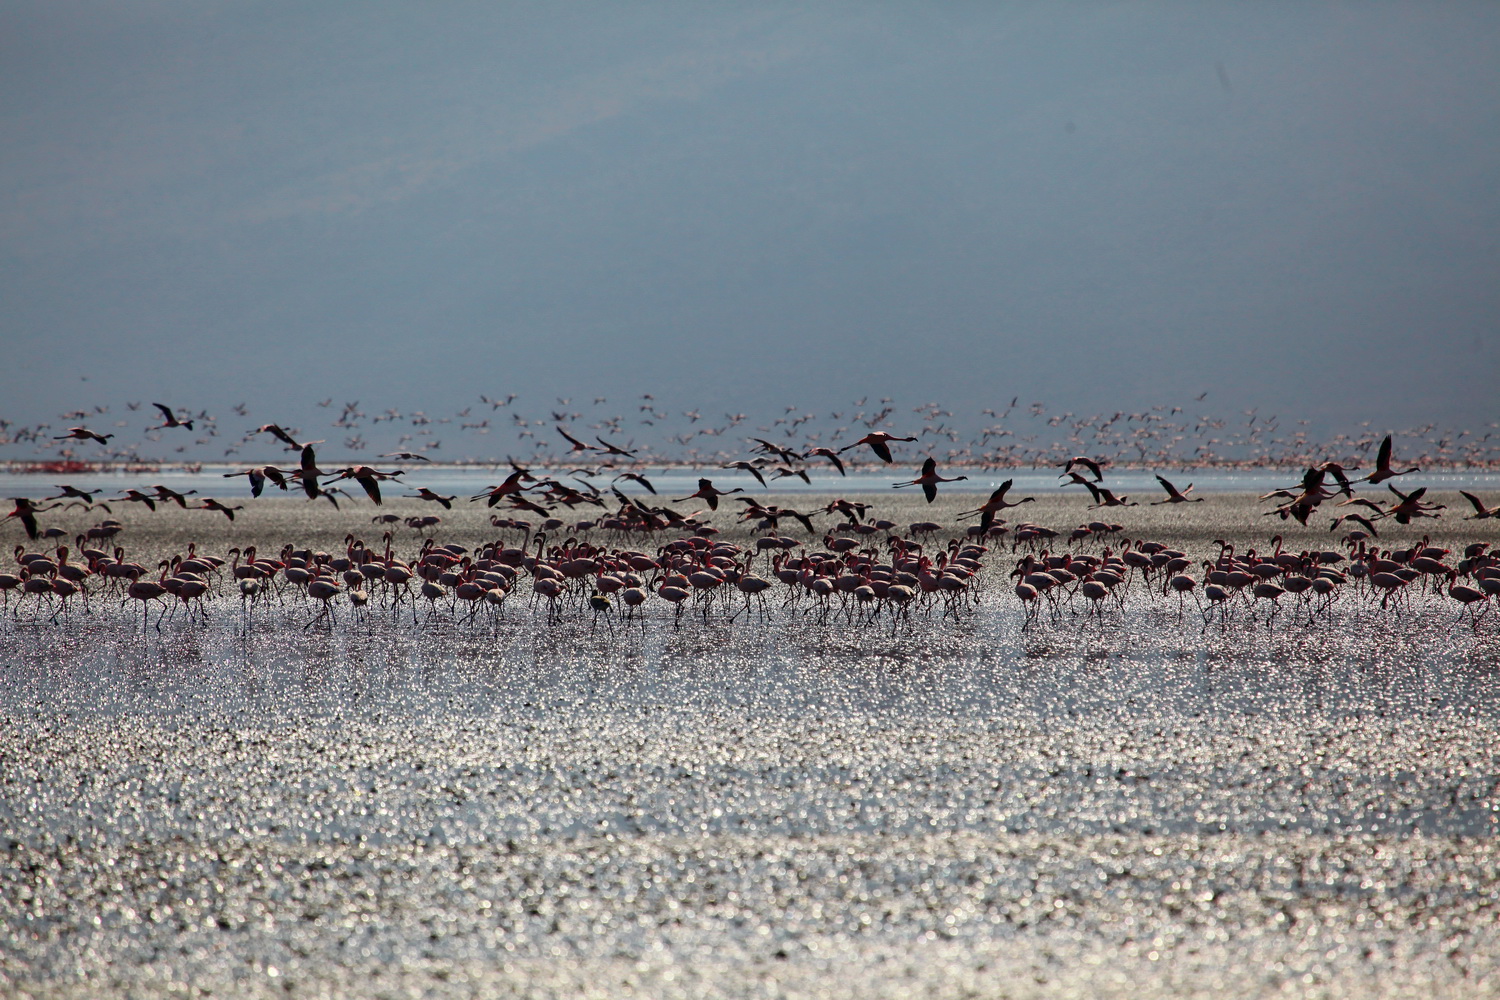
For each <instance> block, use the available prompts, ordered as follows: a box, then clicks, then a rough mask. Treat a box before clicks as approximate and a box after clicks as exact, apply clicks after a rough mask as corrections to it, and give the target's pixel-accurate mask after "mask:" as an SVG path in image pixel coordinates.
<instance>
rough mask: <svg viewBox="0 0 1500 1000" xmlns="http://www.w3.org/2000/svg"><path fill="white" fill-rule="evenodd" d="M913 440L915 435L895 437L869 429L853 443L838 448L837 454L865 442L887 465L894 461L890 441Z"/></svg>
mask: <svg viewBox="0 0 1500 1000" xmlns="http://www.w3.org/2000/svg"><path fill="white" fill-rule="evenodd" d="M915 440H916V438H915V437H897V436H896V435H894V434H891V433H889V432H887V431H871V432H870V433H868V434H866V435H865V436H864V437H862V438H860V439H859V440H858V441H856V442H854V443H853V444H848V445H845V446H844V447H842V448H840V449H839V454H843V453H844V452H846V451H848V450H849V449H851V448H858V447H859V446H860V445H862V444H867V445H869V446H870V450H871V451H873V452H874V453H875V454H876V455H879V456H880V460H881V461H882V462H884V463H885V464H887V465H890V464H891V462H892V461H894V460H893V459H892V458H891V445H890V442H892V441H915Z"/></svg>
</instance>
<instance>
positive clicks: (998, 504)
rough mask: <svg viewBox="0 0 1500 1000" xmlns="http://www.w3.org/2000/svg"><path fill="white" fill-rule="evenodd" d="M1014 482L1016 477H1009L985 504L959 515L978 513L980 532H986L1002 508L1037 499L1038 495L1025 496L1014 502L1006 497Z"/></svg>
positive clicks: (966, 515)
mask: <svg viewBox="0 0 1500 1000" xmlns="http://www.w3.org/2000/svg"><path fill="white" fill-rule="evenodd" d="M1014 482H1015V480H1014V479H1007V480H1006V481H1005V482H1003V483H1001V484H1000V488H999V489H997V490H996V491H995V492H993V493H991V494H990V498H989V499H988V500H986V501H985V502H984V504H983V506H980V507H978V508H976V509H974V510H971V511H967V512H965V513H963V514H960V515H958V516H959V517H972V516H974V515H975V514H978V515H979V528H980V534H984V533H985V532H987V531H989V530H990V526H991V525H993V524H994V523H995V515H996V514H998V513H1000V512H1001V511H1002V510H1005V509H1006V508H1007V507H1019V506H1021V504H1023V503H1032V502H1034V501H1035V500H1036V497H1023V498H1022V499H1020V500H1017V501H1015V502H1014V503H1012V502H1011V501H1009V500H1007V499H1005V494H1006V492H1007V491H1009V490H1010V487H1011V484H1012V483H1014Z"/></svg>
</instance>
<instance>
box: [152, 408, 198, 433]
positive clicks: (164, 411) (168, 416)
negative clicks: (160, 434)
mask: <svg viewBox="0 0 1500 1000" xmlns="http://www.w3.org/2000/svg"><path fill="white" fill-rule="evenodd" d="M151 405H152V406H154V407H156V408H157V409H158V410H160V411H161V417H162V422H161V423H159V424H157V425H156V426H155V427H148V428H147V430H153V431H159V430H161V429H162V428H164V427H186V428H187V429H188V430H192V429H193V422H192V421H191V420H179V419H178V418H177V414H175V413H173V412H172V408H171V407H170V406H167V405H165V404H164V403H152V404H151Z"/></svg>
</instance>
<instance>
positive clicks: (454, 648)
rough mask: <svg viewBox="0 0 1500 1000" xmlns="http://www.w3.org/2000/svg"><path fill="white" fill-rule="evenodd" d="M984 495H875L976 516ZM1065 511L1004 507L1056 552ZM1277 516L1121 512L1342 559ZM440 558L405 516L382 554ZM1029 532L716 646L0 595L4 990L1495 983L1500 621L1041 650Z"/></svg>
mask: <svg viewBox="0 0 1500 1000" xmlns="http://www.w3.org/2000/svg"><path fill="white" fill-rule="evenodd" d="M960 499H962V500H968V499H970V498H968V497H965V498H957V497H955V498H952V499H950V498H947V497H942V498H940V501H939V503H938V504H936V505H933V507H931V508H929V507H928V506H927V505H926V504H923V503H921V502H920V498H918V499H916V500H912V499H909V498H902V499H900V500H891V501H888V502H886V503H884V504H883V505H882V508H881V511H882V513H886V512H888V511H889V512H890V514H891V516H892V519H893V520H898V521H900V522H903V523H904V522H906V521H908V520H912V521H914V520H918V519H923V518H926V517H931V518H932V519H933V520H936V521H939V522H941V523H944V524H950V525H951V524H952V523H954V520H953V514H954V513H955V512H956V511H958V510H961V509H965V508H964V507H963V506H961V505H960ZM783 502H786V503H794V504H804V505H805V504H807V502H808V501H807V499H806V498H803V497H797V498H796V499H795V500H791V499H786V498H783ZM475 506H476V507H477V506H478V505H475ZM391 507H392V509H393V510H397V511H398V512H400V513H406V512H408V510H411V511H419V512H421V513H427V512H430V510H431V508H430V506H427V507H419V505H417V504H415V503H407V504H405V505H404V506H403V505H401V504H392V505H391ZM1080 507H1081V503H1080V502H1079V501H1078V498H1076V497H1074V498H1068V499H1067V500H1059V499H1057V498H1055V497H1050V496H1049V497H1047V498H1046V499H1044V500H1042V501H1039V502H1037V503H1035V504H1028V505H1027V506H1026V508H1023V509H1022V511H1020V512H1017V511H1012V512H1010V513H1012V514H1016V513H1024V514H1025V515H1026V516H1027V517H1028V518H1029V519H1033V520H1036V521H1038V522H1040V523H1044V524H1050V525H1052V526H1054V527H1057V528H1061V529H1066V528H1068V527H1071V526H1072V525H1073V524H1076V523H1078V521H1079V520H1082V519H1084V518H1086V517H1087V516H1088V515H1086V514H1084V513H1083V512H1082V511H1081V510H1080V509H1078V508H1080ZM1263 509H1264V505H1257V504H1256V503H1255V501H1254V500H1253V498H1249V497H1242V496H1225V497H1215V498H1214V501H1213V502H1211V503H1205V504H1201V505H1198V504H1195V505H1192V508H1190V509H1188V510H1182V509H1173V508H1147V507H1142V508H1130V509H1128V510H1125V511H1123V512H1121V514H1120V515H1119V518H1118V519H1119V520H1121V521H1126V520H1127V518H1128V519H1129V523H1128V531H1127V532H1126V534H1129V535H1130V536H1131V537H1134V538H1160V539H1162V540H1164V541H1170V542H1172V543H1173V544H1178V545H1181V546H1182V547H1183V548H1184V549H1185V550H1187V551H1188V552H1189V553H1190V554H1192V555H1193V556H1194V557H1201V558H1207V557H1208V556H1209V555H1211V554H1212V553H1213V552H1216V551H1217V546H1214V545H1213V544H1212V543H1213V541H1214V540H1215V539H1224V540H1225V541H1229V542H1233V543H1235V544H1237V545H1239V546H1240V547H1241V548H1242V549H1243V548H1245V547H1249V546H1260V547H1262V548H1265V547H1266V545H1267V542H1268V541H1269V535H1270V534H1271V533H1272V532H1273V531H1282V532H1283V534H1284V535H1285V536H1286V544H1287V546H1288V547H1289V548H1293V549H1300V548H1306V547H1312V546H1314V545H1317V546H1327V545H1330V544H1332V545H1336V544H1337V539H1336V538H1335V537H1333V536H1331V535H1330V533H1329V532H1328V531H1327V527H1326V521H1325V522H1324V523H1321V524H1316V525H1313V526H1311V527H1307V528H1303V527H1301V526H1297V525H1295V523H1291V524H1284V523H1283V522H1281V521H1280V520H1278V519H1265V518H1261V517H1260V513H1259V512H1260V510H1263ZM934 511H935V512H936V513H934ZM443 513H444V515H445V517H446V518H447V519H446V520H445V521H444V523H443V524H442V525H441V526H440V527H439V528H438V529H437V537H438V538H439V539H440V540H443V541H448V540H454V541H459V542H461V543H463V544H465V545H468V546H473V545H474V544H475V543H476V542H477V541H479V540H481V539H484V538H487V537H493V536H494V534H495V531H494V529H493V528H491V527H490V526H489V525H488V524H487V522H486V520H485V513H484V512H480V511H477V510H468V509H456V510H455V511H453V512H452V513H451V514H449V512H443ZM722 513H723V512H722V511H721V515H722ZM370 514H371V510H370V508H369V507H368V506H361V507H359V508H357V511H356V512H350V511H342V512H334V511H332V510H331V509H329V508H327V507H326V505H323V504H317V505H311V506H309V505H306V504H302V503H300V502H296V501H283V500H276V501H269V502H263V503H262V504H260V505H256V506H255V507H253V508H252V509H249V510H247V511H246V512H245V513H243V514H242V515H241V518H240V519H239V520H237V521H236V522H235V523H234V524H233V525H230V524H229V523H228V522H227V521H225V519H224V518H223V517H222V516H221V515H212V517H210V512H193V511H186V512H169V513H166V514H162V515H156V516H148V515H146V514H145V513H144V512H135V511H131V512H128V513H127V515H126V517H125V518H124V519H125V520H126V521H127V528H126V531H125V532H123V533H122V534H121V536H120V538H119V542H120V544H121V545H122V546H124V547H125V548H126V549H127V552H128V553H130V555H131V557H132V558H140V559H141V560H142V561H148V562H149V561H151V560H154V559H156V558H159V557H163V556H165V555H166V554H168V553H170V552H174V551H180V550H181V549H182V548H184V547H185V545H186V543H187V542H188V541H196V542H198V543H199V548H200V550H206V551H210V552H214V553H219V554H222V552H223V551H224V550H225V549H227V547H228V546H230V545H243V544H247V543H255V544H258V545H260V546H261V547H262V548H263V549H265V550H266V551H272V552H274V551H276V550H277V549H278V548H279V547H280V543H281V542H283V541H286V542H296V543H297V544H307V545H310V546H314V547H328V548H333V547H342V539H343V537H344V535H345V534H346V533H347V532H350V531H355V532H357V533H362V534H363V535H364V536H365V537H366V538H370V539H373V538H378V537H379V530H380V529H379V528H378V526H372V525H370V523H369V517H370ZM67 516H68V517H70V518H74V519H75V520H76V521H77V524H76V525H75V524H74V523H73V521H68V522H65V523H67V524H68V526H69V529H70V530H73V528H74V527H77V528H79V529H80V530H81V528H82V527H83V526H84V525H85V520H86V519H85V517H84V515H83V514H82V513H81V512H74V513H69V514H68V515H67ZM95 517H97V515H95ZM12 523H13V522H12ZM715 523H716V524H718V523H723V524H724V526H725V528H726V532H725V535H724V536H721V537H726V538H732V539H738V540H740V541H747V540H748V537H749V536H748V535H745V534H744V531H743V529H734V528H731V526H730V524H729V523H728V520H727V518H723V517H722V516H721V517H720V519H719V520H716V522H715ZM1414 529H1415V530H1414ZM796 534H797V536H798V537H799V538H801V539H803V540H804V541H805V542H806V544H807V545H809V546H816V545H817V544H818V543H819V540H820V539H819V538H817V537H806V536H805V535H804V533H803V532H802V531H801V530H800V529H799V530H798V531H797V533H796ZM1423 534H1427V535H1429V536H1430V537H1431V538H1433V539H1434V540H1439V541H1441V543H1442V544H1444V545H1450V544H1453V543H1457V542H1463V541H1470V540H1475V539H1490V540H1493V539H1494V536H1495V535H1496V529H1495V528H1494V527H1492V526H1490V525H1488V524H1486V523H1481V522H1470V523H1465V522H1462V521H1457V520H1446V519H1445V520H1444V521H1441V522H1436V523H1428V524H1427V525H1426V526H1423V527H1420V528H1418V527H1417V526H1413V527H1411V528H1407V529H1395V530H1393V531H1392V532H1391V538H1392V544H1398V543H1400V544H1405V543H1408V542H1410V541H1414V540H1416V539H1419V538H1421V536H1422V535H1423ZM7 537H8V536H7ZM940 537H941V536H940ZM419 543H420V536H418V535H417V534H415V533H414V532H410V531H407V530H406V529H404V528H402V529H401V530H400V532H398V537H397V539H396V540H395V543H394V544H396V545H397V547H398V548H399V549H400V550H402V551H403V552H405V553H408V554H409V553H410V552H411V551H412V550H413V549H414V548H415V547H416V545H417V544H419ZM1099 547H1100V545H1099V544H1095V545H1094V546H1093V547H1092V550H1093V551H1097V550H1098V548H1099ZM1008 549H1009V546H1008V544H1007V543H997V545H996V546H995V547H994V549H993V550H992V553H991V555H990V557H989V561H990V563H991V566H992V568H991V569H990V570H989V571H987V574H986V575H985V576H984V577H983V578H982V579H981V581H980V586H979V587H978V588H977V594H976V595H975V596H976V598H977V600H976V602H975V603H974V604H973V605H971V606H970V605H966V606H964V608H963V610H962V611H961V612H960V613H959V614H957V615H956V616H952V615H950V616H944V615H943V614H942V613H941V610H937V609H934V610H932V611H927V612H923V611H917V612H914V613H913V614H912V616H911V618H910V619H903V620H899V621H893V620H891V619H890V617H889V616H888V615H887V616H882V617H878V618H876V619H875V620H874V621H873V622H870V623H865V622H863V621H862V620H861V619H860V617H859V616H858V615H857V614H840V613H839V611H838V609H837V608H836V607H835V608H830V609H829V610H827V611H819V610H814V609H812V608H810V606H809V605H807V604H805V603H804V604H801V605H799V606H797V607H786V606H784V605H783V603H782V601H781V599H780V598H777V599H776V600H774V601H772V602H770V605H769V607H768V609H767V611H766V612H765V613H761V612H759V611H758V610H757V609H752V610H751V611H750V612H748V613H747V612H743V611H742V612H741V613H740V614H739V615H738V616H737V617H735V618H734V619H733V620H731V615H732V614H733V613H734V611H733V608H734V606H733V605H732V604H731V603H721V604H720V605H718V606H717V607H713V606H711V607H710V608H709V609H708V611H707V614H706V615H705V614H704V613H702V612H700V611H699V610H698V609H696V608H690V609H689V610H688V611H686V612H685V613H684V614H683V615H681V617H680V618H679V617H678V616H677V615H675V614H674V613H673V611H672V609H670V608H669V607H666V606H664V605H662V604H661V603H660V602H657V603H654V604H651V605H648V606H647V609H646V610H647V614H646V615H645V617H644V618H643V619H642V620H635V621H625V620H623V619H622V618H620V617H619V616H617V615H612V614H605V615H603V616H600V617H599V618H598V619H597V620H596V619H595V617H594V616H593V615H592V613H591V612H590V611H589V610H588V609H586V608H583V607H577V606H570V607H569V608H568V609H567V610H566V612H565V613H564V614H563V615H562V617H561V620H560V621H552V620H550V619H549V617H548V615H547V613H546V610H545V609H544V608H542V607H532V606H531V604H530V602H529V594H525V595H523V594H522V593H521V592H520V590H519V589H518V592H517V594H516V595H515V597H514V598H513V599H512V601H511V602H509V603H508V604H507V605H506V607H505V609H504V613H503V616H494V617H492V616H488V615H485V616H479V617H476V618H475V619H474V620H472V621H468V622H466V621H465V620H464V616H463V615H462V614H461V613H454V612H450V611H448V610H447V609H446V608H445V607H443V606H442V605H435V606H433V607H427V606H425V605H424V606H420V607H418V608H416V609H415V611H413V610H411V609H408V608H406V607H401V608H398V609H395V610H391V609H387V608H384V607H378V606H372V607H371V608H369V609H367V610H366V611H365V613H363V614H361V615H358V616H356V615H355V614H354V613H353V611H352V610H351V609H350V608H348V607H347V605H342V604H341V605H338V606H336V609H335V610H336V613H337V614H338V621H337V622H336V623H335V622H332V621H330V620H327V619H325V620H321V621H312V619H313V618H314V617H315V615H316V614H317V611H318V608H317V607H316V606H314V605H309V604H307V603H306V602H305V601H304V599H302V598H301V597H299V596H295V595H293V594H291V593H288V594H287V595H285V597H284V600H285V603H277V602H275V601H272V602H270V603H267V604H263V605H262V606H260V607H258V608H255V609H254V610H253V611H251V610H248V609H244V608H242V607H241V605H240V601H239V599H238V596H234V597H227V596H226V597H222V598H218V599H216V600H215V601H213V602H211V603H210V605H209V607H210V615H209V620H208V621H206V622H205V621H201V620H199V621H193V620H190V619H189V618H188V616H187V615H186V614H185V613H183V612H178V613H175V614H174V615H173V616H172V617H170V618H167V619H166V620H165V621H163V623H162V625H161V628H160V630H158V629H157V628H155V627H154V625H153V624H152V622H154V620H155V618H156V613H155V611H154V610H153V611H151V612H149V618H148V619H147V620H146V621H145V622H144V623H143V619H142V613H141V610H140V609H139V608H136V607H134V606H132V607H128V608H127V607H123V606H122V604H121V601H120V600H119V599H118V598H113V599H107V600H106V599H96V601H95V602H94V605H93V607H92V608H91V609H90V610H89V611H88V612H87V613H86V612H85V611H84V610H83V609H82V608H81V607H74V608H70V609H69V610H68V611H67V612H66V613H65V614H60V615H58V616H56V620H55V621H54V620H53V616H52V615H51V614H50V612H47V611H46V610H45V609H42V608H40V607H38V608H31V607H28V608H25V609H23V610H22V611H21V612H20V613H19V614H18V615H17V614H14V613H7V614H6V615H5V616H4V620H3V623H0V644H3V646H0V649H3V652H0V851H3V852H4V853H5V856H4V857H3V858H0V922H3V926H4V929H5V938H4V943H3V944H0V981H3V982H5V983H6V984H7V986H6V990H7V992H8V993H9V994H10V995H37V996H79V997H84V996H99V995H125V996H179V995H180V996H195V995H196V996H206V995H219V996H223V995H232V996H272V995H274V996H294V997H322V996H341V997H342V996H351V997H352V996H361V997H363V996H495V995H524V996H559V997H561V996H641V997H660V996H799V997H800V996H807V997H812V996H848V997H871V996H875V997H879V996H893V997H895V996H1033V995H1035V996H1057V995H1077V996H1121V997H1124V996H1143V995H1177V996H1202V995H1210V994H1214V995H1218V996H1223V995H1226V994H1229V995H1262V996H1350V997H1367V996H1418V995H1421V996H1434V995H1438V996H1487V995H1495V993H1496V992H1497V991H1500V932H1497V929H1496V919H1495V918H1496V912H1497V909H1496V908H1497V906H1500V879H1497V875H1496V873H1497V872H1500V850H1497V839H1496V834H1497V832H1500V787H1497V786H1500V752H1497V748H1500V620H1497V616H1494V615H1488V616H1485V617H1481V618H1480V619H1479V621H1478V624H1477V625H1473V626H1471V625H1470V624H1469V622H1468V620H1467V619H1466V620H1464V621H1462V622H1460V621H1458V618H1459V609H1458V608H1457V607H1456V606H1455V605H1454V604H1453V602H1452V601H1450V600H1448V599H1447V598H1445V597H1444V596H1443V595H1441V594H1440V593H1438V594H1431V595H1417V596H1414V597H1413V598H1412V600H1410V601H1409V602H1407V603H1405V604H1403V605H1401V606H1399V607H1396V608H1386V609H1382V608H1380V607H1379V602H1378V601H1376V600H1368V599H1356V598H1355V597H1353V595H1350V596H1349V597H1348V599H1345V600H1342V601H1340V602H1339V603H1338V604H1337V605H1335V606H1333V607H1332V608H1330V609H1329V610H1328V612H1326V613H1325V614H1322V615H1319V616H1316V617H1315V618H1312V616H1303V617H1309V618H1312V620H1311V621H1304V620H1303V617H1299V616H1297V615H1295V614H1293V613H1291V611H1290V610H1288V611H1287V612H1286V613H1284V614H1283V613H1278V614H1277V616H1276V617H1275V618H1271V617H1270V616H1269V614H1268V612H1267V611H1266V610H1264V609H1262V610H1259V611H1258V612H1256V613H1255V616H1254V617H1252V613H1251V609H1248V608H1247V609H1238V610H1236V612H1235V613H1234V614H1233V615H1232V616H1229V617H1228V618H1227V619H1226V618H1225V617H1223V616H1216V615H1210V616H1207V617H1206V618H1205V616H1204V615H1202V614H1200V613H1199V611H1198V609H1197V608H1196V606H1195V605H1194V604H1193V602H1192V601H1191V600H1189V601H1186V602H1185V603H1184V604H1182V605H1180V606H1179V604H1178V602H1177V601H1176V598H1175V595H1174V596H1173V597H1171V598H1165V597H1162V596H1161V595H1159V594H1158V595H1156V596H1155V597H1148V596H1146V595H1145V593H1144V592H1142V593H1139V594H1132V595H1131V597H1130V598H1129V599H1128V600H1127V601H1126V603H1125V605H1124V607H1123V608H1110V609H1108V610H1106V611H1104V613H1102V614H1097V615H1093V614H1089V613H1088V612H1087V610H1086V609H1085V608H1083V607H1078V608H1076V609H1075V608H1063V609H1060V610H1059V612H1058V613H1057V614H1055V615H1054V614H1050V613H1049V614H1044V615H1042V616H1040V617H1039V618H1038V620H1036V621H1035V622H1032V623H1028V621H1027V619H1026V615H1025V612H1024V610H1023V609H1022V607H1021V606H1020V603H1019V602H1018V601H1017V600H1016V599H1015V597H1014V596H1013V595H1012V593H1011V591H1010V587H1009V581H1008V579H1007V573H1008V572H1009V569H1010V567H1011V566H1012V565H1013V563H1014V560H1015V558H1016V556H1015V555H1012V554H1011V553H1010V552H1009V551H1008ZM12 603H13V602H12Z"/></svg>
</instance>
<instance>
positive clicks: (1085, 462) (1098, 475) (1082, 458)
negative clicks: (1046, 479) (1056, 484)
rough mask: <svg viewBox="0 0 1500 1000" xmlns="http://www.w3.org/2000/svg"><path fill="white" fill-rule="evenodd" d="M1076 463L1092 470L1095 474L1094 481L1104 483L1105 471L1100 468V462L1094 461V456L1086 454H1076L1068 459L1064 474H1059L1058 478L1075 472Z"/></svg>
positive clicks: (1064, 465)
mask: <svg viewBox="0 0 1500 1000" xmlns="http://www.w3.org/2000/svg"><path fill="white" fill-rule="evenodd" d="M1075 465H1081V466H1083V467H1084V468H1085V469H1088V470H1089V471H1090V472H1092V473H1093V474H1094V482H1096V483H1102V482H1103V481H1104V471H1103V470H1102V469H1100V468H1099V463H1098V462H1096V461H1094V460H1093V459H1092V458H1089V457H1087V456H1086V455H1074V456H1073V457H1072V458H1070V459H1068V460H1067V462H1065V463H1064V464H1063V471H1062V475H1061V476H1058V477H1057V478H1058V479H1062V478H1064V477H1066V476H1068V475H1070V474H1073V466H1075Z"/></svg>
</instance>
